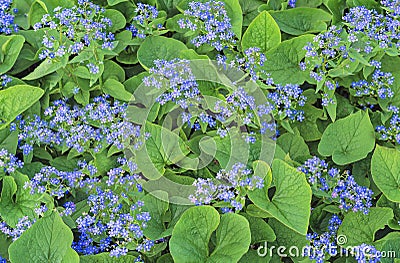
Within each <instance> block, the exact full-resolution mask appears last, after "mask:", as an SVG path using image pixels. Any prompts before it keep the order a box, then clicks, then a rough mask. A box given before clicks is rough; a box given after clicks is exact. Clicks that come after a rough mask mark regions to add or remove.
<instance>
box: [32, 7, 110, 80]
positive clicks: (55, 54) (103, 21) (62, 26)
mask: <svg viewBox="0 0 400 263" xmlns="http://www.w3.org/2000/svg"><path fill="white" fill-rule="evenodd" d="M104 11H105V9H104V8H102V7H100V6H98V5H95V4H93V3H91V2H90V1H89V0H78V5H77V6H73V7H72V8H62V7H60V6H59V7H57V8H55V9H54V15H53V16H52V15H50V14H46V15H44V16H43V18H42V20H41V22H39V23H36V24H35V25H34V26H33V28H34V29H35V30H39V29H40V28H45V29H46V30H45V31H44V32H45V35H44V36H43V41H42V43H43V45H44V47H45V48H44V49H43V50H42V52H41V53H40V54H39V58H40V59H46V58H48V59H50V60H53V59H57V58H58V59H59V58H61V57H64V56H66V55H68V56H69V55H77V54H80V53H81V52H82V51H83V50H84V49H85V48H86V47H90V48H91V49H90V51H91V52H92V56H91V57H89V58H87V60H88V61H90V63H88V66H87V67H88V69H89V72H90V73H92V74H98V73H99V66H98V64H99V63H101V61H98V60H99V59H98V58H97V55H96V52H97V51H96V49H98V48H102V49H108V50H111V49H113V48H114V43H113V41H114V40H115V37H114V34H113V33H111V32H108V31H107V29H108V28H110V27H111V25H112V22H111V19H109V18H107V17H105V16H104V14H103V13H104ZM54 30H56V31H54ZM54 32H56V33H54Z"/></svg>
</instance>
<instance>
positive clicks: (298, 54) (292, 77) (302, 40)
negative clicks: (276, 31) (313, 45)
mask: <svg viewBox="0 0 400 263" xmlns="http://www.w3.org/2000/svg"><path fill="white" fill-rule="evenodd" d="M313 38H314V36H313V35H304V36H300V37H295V38H292V39H290V40H286V41H283V42H282V43H280V44H279V45H278V46H276V47H274V48H272V49H270V50H269V51H268V52H267V53H266V54H265V57H266V61H265V63H264V65H263V66H262V67H261V69H262V70H265V72H267V73H270V74H271V77H272V78H273V79H274V81H275V82H276V83H280V84H288V83H299V84H302V83H303V82H304V81H305V80H306V79H307V78H308V77H309V74H310V73H309V72H307V71H302V70H300V67H299V63H300V62H301V60H302V59H303V58H304V56H305V54H306V51H305V50H304V49H303V48H304V46H305V45H306V44H307V43H308V42H312V40H313Z"/></svg>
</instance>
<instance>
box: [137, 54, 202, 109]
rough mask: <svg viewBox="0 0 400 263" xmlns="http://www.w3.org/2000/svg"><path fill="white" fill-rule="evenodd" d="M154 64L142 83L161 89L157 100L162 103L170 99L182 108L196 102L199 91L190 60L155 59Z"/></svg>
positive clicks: (198, 98)
mask: <svg viewBox="0 0 400 263" xmlns="http://www.w3.org/2000/svg"><path fill="white" fill-rule="evenodd" d="M154 64H155V67H153V68H151V69H150V73H151V75H150V76H148V77H144V78H143V83H144V85H145V86H147V87H155V88H157V89H161V90H162V91H163V94H161V95H160V96H159V97H158V98H157V102H159V103H160V104H161V105H164V104H166V103H167V102H169V101H172V102H174V103H176V104H177V105H179V106H180V107H181V108H182V109H187V108H188V107H189V106H192V105H197V104H198V102H199V101H200V91H199V88H198V84H197V82H196V78H195V76H194V74H193V72H192V69H191V67H190V61H188V60H183V59H173V60H171V61H166V60H156V61H154Z"/></svg>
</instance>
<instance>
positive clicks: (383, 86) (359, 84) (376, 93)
mask: <svg viewBox="0 0 400 263" xmlns="http://www.w3.org/2000/svg"><path fill="white" fill-rule="evenodd" d="M370 64H371V65H373V66H375V67H376V69H375V71H374V72H373V74H372V80H371V82H369V81H367V80H364V79H363V80H359V81H355V82H353V83H352V84H351V88H353V89H354V90H355V91H356V93H355V96H359V97H361V96H371V97H377V98H380V99H386V98H392V97H393V96H394V92H393V91H392V89H391V88H390V86H391V85H393V83H394V77H393V75H392V73H390V72H382V71H381V70H380V68H381V65H382V63H381V62H379V61H375V60H371V61H370Z"/></svg>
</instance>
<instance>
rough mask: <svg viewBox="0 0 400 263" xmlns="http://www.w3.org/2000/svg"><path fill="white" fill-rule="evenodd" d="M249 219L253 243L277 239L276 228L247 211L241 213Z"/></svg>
mask: <svg viewBox="0 0 400 263" xmlns="http://www.w3.org/2000/svg"><path fill="white" fill-rule="evenodd" d="M241 215H242V216H244V217H245V218H246V219H247V221H249V225H250V232H251V244H256V243H260V242H264V241H267V242H273V241H275V239H276V236H275V233H274V230H273V229H272V228H271V227H270V226H269V225H268V224H267V222H265V221H264V220H263V219H262V218H259V217H253V216H250V215H248V214H246V213H243V214H241Z"/></svg>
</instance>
